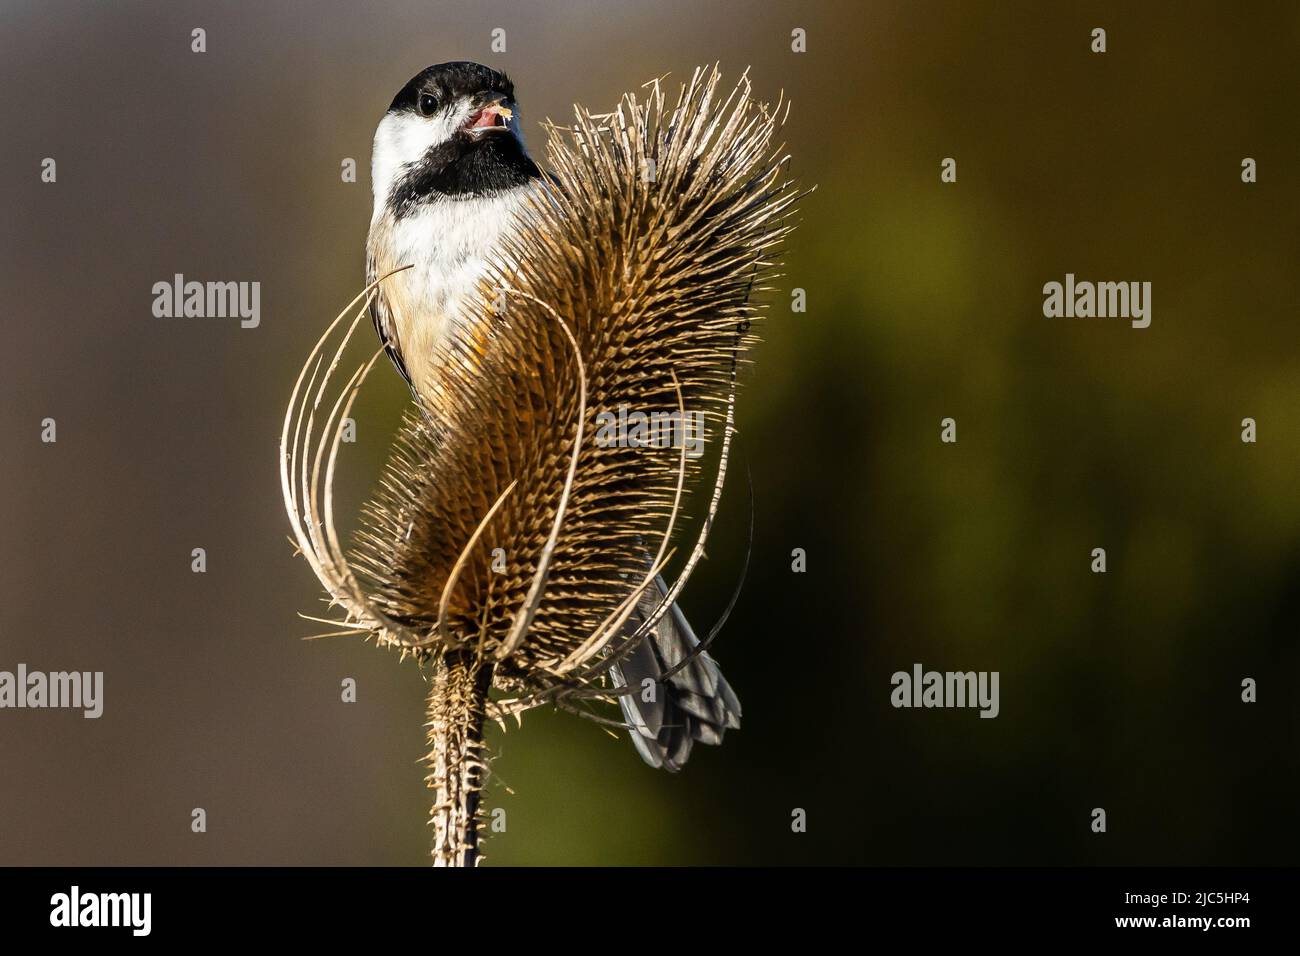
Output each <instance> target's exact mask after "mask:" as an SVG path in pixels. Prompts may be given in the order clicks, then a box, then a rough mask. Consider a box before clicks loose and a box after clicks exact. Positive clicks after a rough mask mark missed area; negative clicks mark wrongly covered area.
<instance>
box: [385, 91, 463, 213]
mask: <svg viewBox="0 0 1300 956" xmlns="http://www.w3.org/2000/svg"><path fill="white" fill-rule="evenodd" d="M464 112H465V111H464V110H463V109H460V108H458V107H457V108H454V109H452V110H450V111H444V112H442V113H436V114H434V115H433V116H419V115H416V114H415V113H388V114H386V115H385V116H384V118H383V119H382V120H380V121H379V126H378V128H377V129H376V130H375V147H374V151H373V152H372V153H371V156H370V183H371V190H372V192H373V195H374V200H375V208H374V216H373V217H372V219H373V218H378V216H379V215H381V214H382V212H383V206H384V203H385V202H386V201H387V199H388V193H389V191H390V190H392V188H393V183H395V182H397V180H398V179H399V178H401V176H402V174H403V172H404V170H405V167H407V166H409V165H411V164H412V163H416V162H419V161H420V158H421V157H422V156H424V154H425V153H427V152H428V151H429V150H430V149H432V148H433V147H435V146H437V145H438V144H440V143H445V142H446V141H447V140H449V139H450V138H451V137H452V136H454V135H455V133H456V131H457V129H459V127H460V124H461V123H463V122H464V121H465V116H464V115H462V114H464Z"/></svg>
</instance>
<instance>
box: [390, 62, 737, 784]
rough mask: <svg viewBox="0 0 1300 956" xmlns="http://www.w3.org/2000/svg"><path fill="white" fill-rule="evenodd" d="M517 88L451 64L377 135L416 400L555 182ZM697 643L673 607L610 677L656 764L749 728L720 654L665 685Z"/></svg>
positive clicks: (395, 311) (398, 100)
mask: <svg viewBox="0 0 1300 956" xmlns="http://www.w3.org/2000/svg"><path fill="white" fill-rule="evenodd" d="M514 94H515V91H514V84H513V83H511V82H510V80H509V79H508V78H507V77H506V76H505V75H504V74H503V73H499V72H497V71H495V70H492V69H489V68H488V67H485V66H481V65H480V64H477V63H468V62H453V63H440V64H438V65H436V66H431V67H429V68H428V69H427V70H424V71H423V72H421V73H419V74H418V75H417V76H415V77H414V78H413V79H412V80H411V81H410V82H409V83H407V84H406V85H405V86H404V87H402V89H401V90H400V91H399V92H398V94H397V96H395V97H394V98H393V102H392V104H391V105H390V106H389V107H388V111H387V112H386V113H385V114H384V117H383V119H382V120H380V122H379V127H378V129H376V131H375V146H374V153H373V156H372V160H371V180H372V186H373V190H374V212H373V214H372V216H371V219H370V236H369V239H368V241H367V244H366V272H367V280H366V281H367V283H369V282H373V281H374V280H375V279H376V278H378V277H379V276H382V275H385V274H387V273H389V272H391V271H392V270H394V269H397V268H400V267H402V266H407V265H411V266H413V268H410V269H407V270H406V271H403V272H400V273H398V274H396V275H394V276H392V277H391V278H389V279H388V280H387V281H385V283H384V284H383V286H382V287H381V288H380V289H379V291H378V293H377V294H376V296H375V298H374V300H373V304H372V307H371V313H372V317H373V319H374V322H375V328H376V329H377V330H378V332H379V336H380V339H381V340H382V341H383V344H384V347H385V348H386V349H387V351H388V354H389V356H390V357H391V358H392V360H393V363H394V364H395V365H396V366H397V369H398V371H399V372H401V373H402V376H403V377H404V378H405V379H406V380H407V382H408V383H409V384H410V385H411V387H412V388H413V389H414V390H415V392H416V393H417V394H427V390H428V389H431V388H432V387H433V385H434V383H435V382H436V379H437V374H438V369H437V367H436V356H437V355H438V354H439V351H438V345H439V344H440V343H442V342H445V341H454V338H455V337H456V336H457V335H458V334H460V333H462V332H464V331H465V330H466V329H467V327H468V325H469V323H470V322H471V321H473V319H474V317H475V316H476V315H477V314H478V310H479V308H480V306H481V301H480V300H481V296H482V292H481V291H480V289H479V285H478V282H479V280H480V278H482V276H483V273H484V271H485V268H486V265H487V263H488V261H489V259H490V257H491V254H492V251H493V249H494V248H496V246H497V244H498V243H500V242H501V241H502V239H503V238H504V237H506V236H508V235H509V232H510V230H511V229H512V228H513V226H514V223H515V217H516V214H517V212H518V210H519V208H520V206H521V204H523V203H524V202H525V201H526V199H527V197H528V194H529V192H530V191H531V190H540V189H545V188H546V182H547V181H546V179H545V178H544V177H543V176H542V173H541V171H540V170H539V169H538V168H537V164H536V163H534V162H533V160H532V159H531V158H530V157H529V155H528V151H527V149H526V148H525V146H524V140H523V136H522V134H521V132H520V124H519V112H518V106H517V104H516V102H515V95H514ZM657 583H658V589H657V590H655V589H652V590H651V591H649V592H648V593H647V595H646V597H645V598H644V599H643V600H642V605H641V608H640V609H639V613H638V614H636V615H633V617H632V618H630V619H629V621H628V626H629V627H633V628H635V627H636V626H638V625H639V624H640V623H641V621H642V620H644V618H643V617H642V615H647V616H648V615H649V614H650V613H651V612H652V611H653V610H654V608H655V607H656V606H657V605H658V603H659V601H660V599H661V597H662V595H663V593H664V590H665V586H664V582H663V580H662V579H659V580H658V582H657ZM698 645H699V641H698V640H697V638H696V637H695V634H694V632H693V631H692V630H691V627H690V625H689V624H688V623H687V622H686V618H685V617H684V616H683V615H682V613H681V611H680V610H679V609H678V608H677V607H676V605H674V606H673V607H672V608H671V610H670V612H669V613H667V614H665V615H663V616H662V617H661V618H660V620H659V622H658V624H657V625H656V627H655V629H654V631H653V632H652V633H651V634H650V635H648V636H647V637H646V639H645V641H643V642H642V643H641V644H640V645H638V646H637V647H636V648H635V649H634V651H633V652H632V653H631V654H629V655H628V656H627V657H626V658H624V660H623V661H622V662H621V663H620V665H619V666H618V667H616V668H614V669H613V670H612V671H611V674H612V676H613V678H614V682H615V684H617V685H618V686H628V687H631V688H633V689H634V692H633V693H631V694H625V695H623V696H621V697H620V698H619V701H620V703H621V705H622V708H623V713H624V716H625V717H626V719H627V721H628V724H629V725H630V728H631V736H632V740H633V742H634V743H635V744H636V747H637V750H638V752H639V753H640V754H641V756H642V757H643V758H644V759H645V761H646V762H647V763H649V764H650V765H651V766H654V767H665V768H667V769H669V770H677V769H679V768H680V767H681V766H682V764H684V763H685V761H686V758H687V757H688V756H689V755H690V751H691V745H692V743H693V742H694V741H696V740H699V741H701V742H704V743H720V742H721V740H722V735H723V732H724V731H725V730H727V729H728V728H735V727H739V726H740V702H739V701H738V700H737V699H736V695H735V694H734V693H733V692H732V690H731V687H730V686H729V685H728V684H727V681H726V679H725V678H724V677H723V676H722V673H721V672H720V670H719V669H718V665H717V663H716V662H715V661H714V660H713V659H712V658H711V657H710V656H709V655H708V654H707V653H699V654H698V655H697V656H696V657H695V658H694V659H693V660H692V661H690V663H689V664H687V665H686V666H685V667H683V668H682V669H681V670H679V671H677V673H675V674H673V675H671V676H670V677H668V678H667V680H666V681H664V682H662V685H661V677H662V675H663V674H664V673H665V672H666V671H668V670H669V669H670V668H671V667H673V666H674V665H676V664H678V663H679V662H680V661H681V660H682V659H683V658H684V657H686V656H687V654H688V653H689V652H690V651H691V650H692V649H694V648H696V647H698ZM647 681H649V682H652V683H653V686H650V687H648V685H647V683H646V682H647ZM647 688H648V689H647Z"/></svg>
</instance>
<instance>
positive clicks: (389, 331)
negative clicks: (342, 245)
mask: <svg viewBox="0 0 1300 956" xmlns="http://www.w3.org/2000/svg"><path fill="white" fill-rule="evenodd" d="M378 278H379V270H378V267H377V266H376V264H375V257H374V256H373V255H372V254H370V253H369V252H367V253H366V285H367V286H368V285H370V284H371V283H372V282H374V281H375V280H376V279H378ZM370 318H371V319H372V320H373V321H374V323H375V331H376V332H378V333H379V341H380V342H382V343H383V345H384V351H385V352H387V353H388V357H389V358H390V359H392V360H393V364H394V365H396V366H397V371H398V372H399V373H401V376H402V378H404V379H406V384H407V385H409V386H410V387H411V389H412V390H414V388H415V383H414V382H412V381H411V373H410V372H408V371H407V370H406V363H405V362H404V361H402V344H401V343H400V342H399V341H397V329H396V327H395V326H394V325H393V318H392V316H391V315H389V313H388V303H387V301H386V300H385V298H384V290H383V289H382V288H381V289H376V290H375V294H374V296H373V297H372V298H371V300H370Z"/></svg>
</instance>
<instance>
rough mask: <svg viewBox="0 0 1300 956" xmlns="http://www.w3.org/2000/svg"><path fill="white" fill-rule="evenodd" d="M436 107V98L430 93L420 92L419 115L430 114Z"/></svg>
mask: <svg viewBox="0 0 1300 956" xmlns="http://www.w3.org/2000/svg"><path fill="white" fill-rule="evenodd" d="M437 108H438V99H437V97H435V96H434V95H433V94H432V93H421V94H420V115H421V116H432V115H433V111H434V110H436V109H437Z"/></svg>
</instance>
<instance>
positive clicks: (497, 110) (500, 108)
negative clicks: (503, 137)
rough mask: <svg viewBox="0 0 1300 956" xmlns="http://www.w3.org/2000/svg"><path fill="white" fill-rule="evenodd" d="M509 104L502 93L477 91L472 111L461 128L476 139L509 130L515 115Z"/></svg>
mask: <svg viewBox="0 0 1300 956" xmlns="http://www.w3.org/2000/svg"><path fill="white" fill-rule="evenodd" d="M509 104H510V100H509V99H508V98H507V97H506V95H505V94H504V93H491V92H486V93H479V94H477V95H476V96H475V97H474V107H475V108H474V111H473V112H471V113H470V114H469V119H467V120H466V121H465V125H464V126H463V127H461V128H462V129H463V130H464V131H465V132H466V133H468V134H469V135H470V136H473V137H475V138H476V139H477V138H479V137H482V136H487V135H489V134H491V133H506V132H509V131H510V121H511V120H512V119H513V118H514V115H515V113H514V110H513V109H512V108H511V106H510V105H509Z"/></svg>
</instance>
